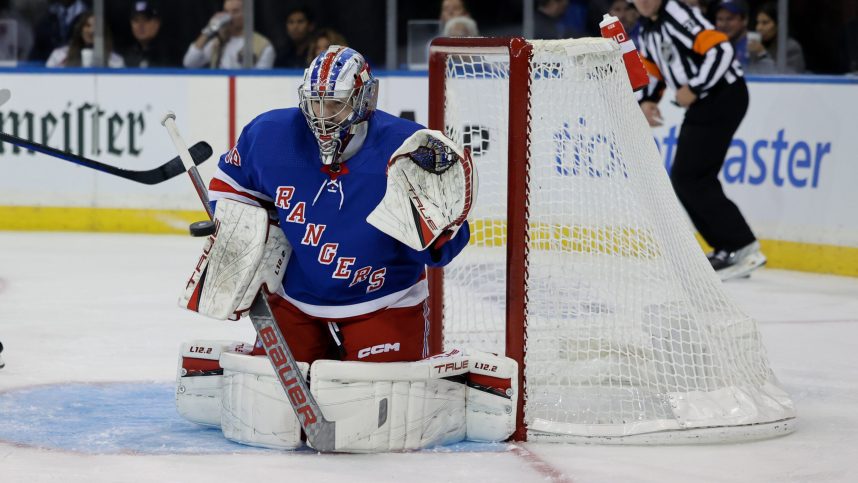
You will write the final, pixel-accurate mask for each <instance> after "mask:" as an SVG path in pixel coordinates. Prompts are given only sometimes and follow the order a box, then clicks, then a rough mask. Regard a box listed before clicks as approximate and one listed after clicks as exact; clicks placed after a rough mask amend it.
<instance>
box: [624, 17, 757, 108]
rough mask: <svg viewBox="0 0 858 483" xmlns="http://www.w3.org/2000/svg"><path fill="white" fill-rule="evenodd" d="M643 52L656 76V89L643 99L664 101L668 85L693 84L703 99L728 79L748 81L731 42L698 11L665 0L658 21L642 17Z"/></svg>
mask: <svg viewBox="0 0 858 483" xmlns="http://www.w3.org/2000/svg"><path fill="white" fill-rule="evenodd" d="M641 27H642V28H641V31H640V36H639V38H638V39H637V43H638V50H639V51H640V53H641V56H642V57H643V61H644V66H645V67H646V68H647V72H648V73H649V75H650V84H649V85H648V86H647V87H646V89H642V90H640V91H638V100H639V101H645V100H652V101H656V102H658V100H659V99H660V98H661V94H662V91H663V90H664V87H665V84H667V86H669V87H670V88H671V89H674V90H676V89H678V88H680V87H682V86H684V85H687V86H688V87H689V88H690V89H691V90H692V91H694V93H695V94H697V96H698V97H700V98H703V97H706V95H707V94H708V91H710V90H711V89H712V88H713V87H715V86H716V85H717V84H718V83H719V82H721V81H722V80H724V81H726V82H727V83H728V84H732V83H734V82H736V80H737V79H739V78H740V77H742V67H741V65H740V64H739V62H738V61H737V60H736V59H735V58H734V57H735V56H734V54H733V46H732V45H731V44H730V40H729V39H728V38H727V36H726V35H724V34H723V33H721V32H718V31H717V30H715V27H714V26H713V25H712V24H711V23H709V21H708V20H706V17H704V16H703V14H701V13H700V11H699V10H697V9H696V8H691V7H689V6H687V5H685V4H684V3H682V2H680V1H678V0H664V1H663V2H662V4H661V7H660V8H659V11H658V18H657V19H656V20H651V19H649V18H644V17H641Z"/></svg>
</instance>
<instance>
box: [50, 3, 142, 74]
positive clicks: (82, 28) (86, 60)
mask: <svg viewBox="0 0 858 483" xmlns="http://www.w3.org/2000/svg"><path fill="white" fill-rule="evenodd" d="M94 43H95V14H93V13H92V12H84V13H82V14H80V15H79V16H78V18H77V21H75V24H74V28H73V29H72V35H71V39H70V40H69V44H68V45H64V46H62V47H57V48H56V49H54V51H53V52H51V55H50V56H49V57H48V60H47V62H45V67H92V66H93V65H94V63H95V52H94V48H93V44H94ZM104 51H105V52H110V54H109V55H107V56H105V57H106V59H105V62H106V64H107V67H112V68H120V67H125V62H124V61H123V60H122V57H120V56H119V55H118V54H116V53H115V52H113V40H112V37H111V35H110V29H109V28H107V25H105V26H104Z"/></svg>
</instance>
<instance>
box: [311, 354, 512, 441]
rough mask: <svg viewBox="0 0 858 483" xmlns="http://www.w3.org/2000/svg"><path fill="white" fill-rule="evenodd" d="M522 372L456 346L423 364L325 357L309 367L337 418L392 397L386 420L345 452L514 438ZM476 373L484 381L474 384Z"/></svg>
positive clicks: (317, 391) (318, 394)
mask: <svg viewBox="0 0 858 483" xmlns="http://www.w3.org/2000/svg"><path fill="white" fill-rule="evenodd" d="M475 367H480V368H481V369H474V368H475ZM516 370H517V366H516V363H515V361H512V360H511V359H507V358H505V357H498V356H493V355H491V354H484V353H475V354H473V355H465V354H463V353H462V352H460V351H457V350H455V351H451V352H448V353H446V354H442V355H439V356H435V357H432V358H430V359H426V360H422V361H417V362H385V363H373V362H340V361H329V360H320V361H316V362H314V363H313V366H312V369H311V371H310V372H311V374H312V384H311V386H310V391H311V392H312V394H313V396H314V397H315V398H316V401H317V402H318V403H319V405H320V406H321V408H322V411H323V412H324V414H325V417H326V418H328V419H331V420H334V421H336V420H338V419H341V418H347V417H349V416H350V415H352V414H355V413H357V412H359V411H363V410H364V407H368V408H369V407H377V406H378V404H379V402H380V401H381V400H383V399H387V400H388V409H387V410H388V413H387V421H386V422H385V423H384V424H383V425H382V426H381V427H379V428H378V430H376V431H375V432H373V433H372V434H370V435H369V436H367V437H364V438H360V439H357V440H355V441H354V442H353V443H351V444H350V446H349V447H345V448H342V450H343V451H348V452H355V453H377V452H387V451H406V450H416V449H421V448H429V447H433V446H438V445H446V444H452V443H456V442H459V441H462V440H464V439H466V438H467V439H473V440H475V441H502V440H504V439H506V438H508V437H509V436H510V435H511V434H512V432H513V430H514V429H515V401H516V399H515V386H514V385H515V379H516V376H515V375H516V372H515V371H516ZM510 371H512V372H510ZM472 372H473V374H472ZM472 375H476V376H479V380H478V382H479V385H478V386H474V385H473V384H471V383H470V382H469V380H470V378H471V377H472ZM500 394H502V395H500Z"/></svg>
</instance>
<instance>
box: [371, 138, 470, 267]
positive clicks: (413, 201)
mask: <svg viewBox="0 0 858 483" xmlns="http://www.w3.org/2000/svg"><path fill="white" fill-rule="evenodd" d="M476 196H477V172H476V169H475V167H474V163H473V161H472V160H471V156H470V153H469V152H468V151H467V150H463V149H461V148H460V147H459V146H457V145H456V144H455V143H454V142H453V141H451V140H450V139H448V138H447V137H446V136H444V134H443V133H441V132H440V131H434V130H431V129H421V130H419V131H416V132H415V133H414V134H412V135H411V136H410V137H409V138H408V139H406V140H405V141H404V142H403V143H402V146H400V147H399V149H397V150H396V152H394V153H393V156H391V158H390V161H389V162H388V165H387V191H386V192H385V195H384V198H382V200H381V202H380V203H379V204H378V206H377V207H376V208H375V209H374V210H373V211H372V213H370V214H369V216H368V217H367V222H369V223H370V224H371V225H373V226H375V227H376V228H378V229H379V230H381V231H382V232H384V233H386V234H388V235H390V236H392V237H393V238H396V239H397V240H399V241H400V242H402V243H404V244H405V245H407V246H409V247H411V248H412V249H414V250H417V251H425V250H426V249H427V248H429V249H430V250H428V253H427V255H425V256H423V257H422V258H423V260H422V261H424V262H425V263H427V264H428V265H436V266H440V265H445V264H446V263H447V262H449V261H450V260H451V259H452V258H453V257H454V256H455V255H456V254H457V253H458V252H459V251H460V250H461V248H462V247H464V245H465V244H467V242H468V237H469V236H470V233H469V231H468V228H467V221H466V219H467V217H468V213H469V212H470V210H471V207H472V206H473V204H474V201H475V200H476ZM455 238H459V240H458V241H459V243H456V244H455V245H454V246H447V242H448V241H449V240H452V239H455Z"/></svg>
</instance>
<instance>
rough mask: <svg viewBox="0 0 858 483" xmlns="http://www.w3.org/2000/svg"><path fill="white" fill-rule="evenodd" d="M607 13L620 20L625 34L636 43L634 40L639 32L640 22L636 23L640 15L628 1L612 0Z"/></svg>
mask: <svg viewBox="0 0 858 483" xmlns="http://www.w3.org/2000/svg"><path fill="white" fill-rule="evenodd" d="M608 13H609V14H610V15H613V16H614V17H617V18H618V19H620V22H622V24H623V28H624V29H626V33H627V34H629V37H631V38H632V39H635V42H637V40H636V39H637V37H638V32H639V31H640V22H638V20H639V19H640V14H639V13H638V11H637V9H636V8H634V6H633V5H632V4H631V3H629V2H628V0H614V1H613V2H611V7H610V9H608Z"/></svg>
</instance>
